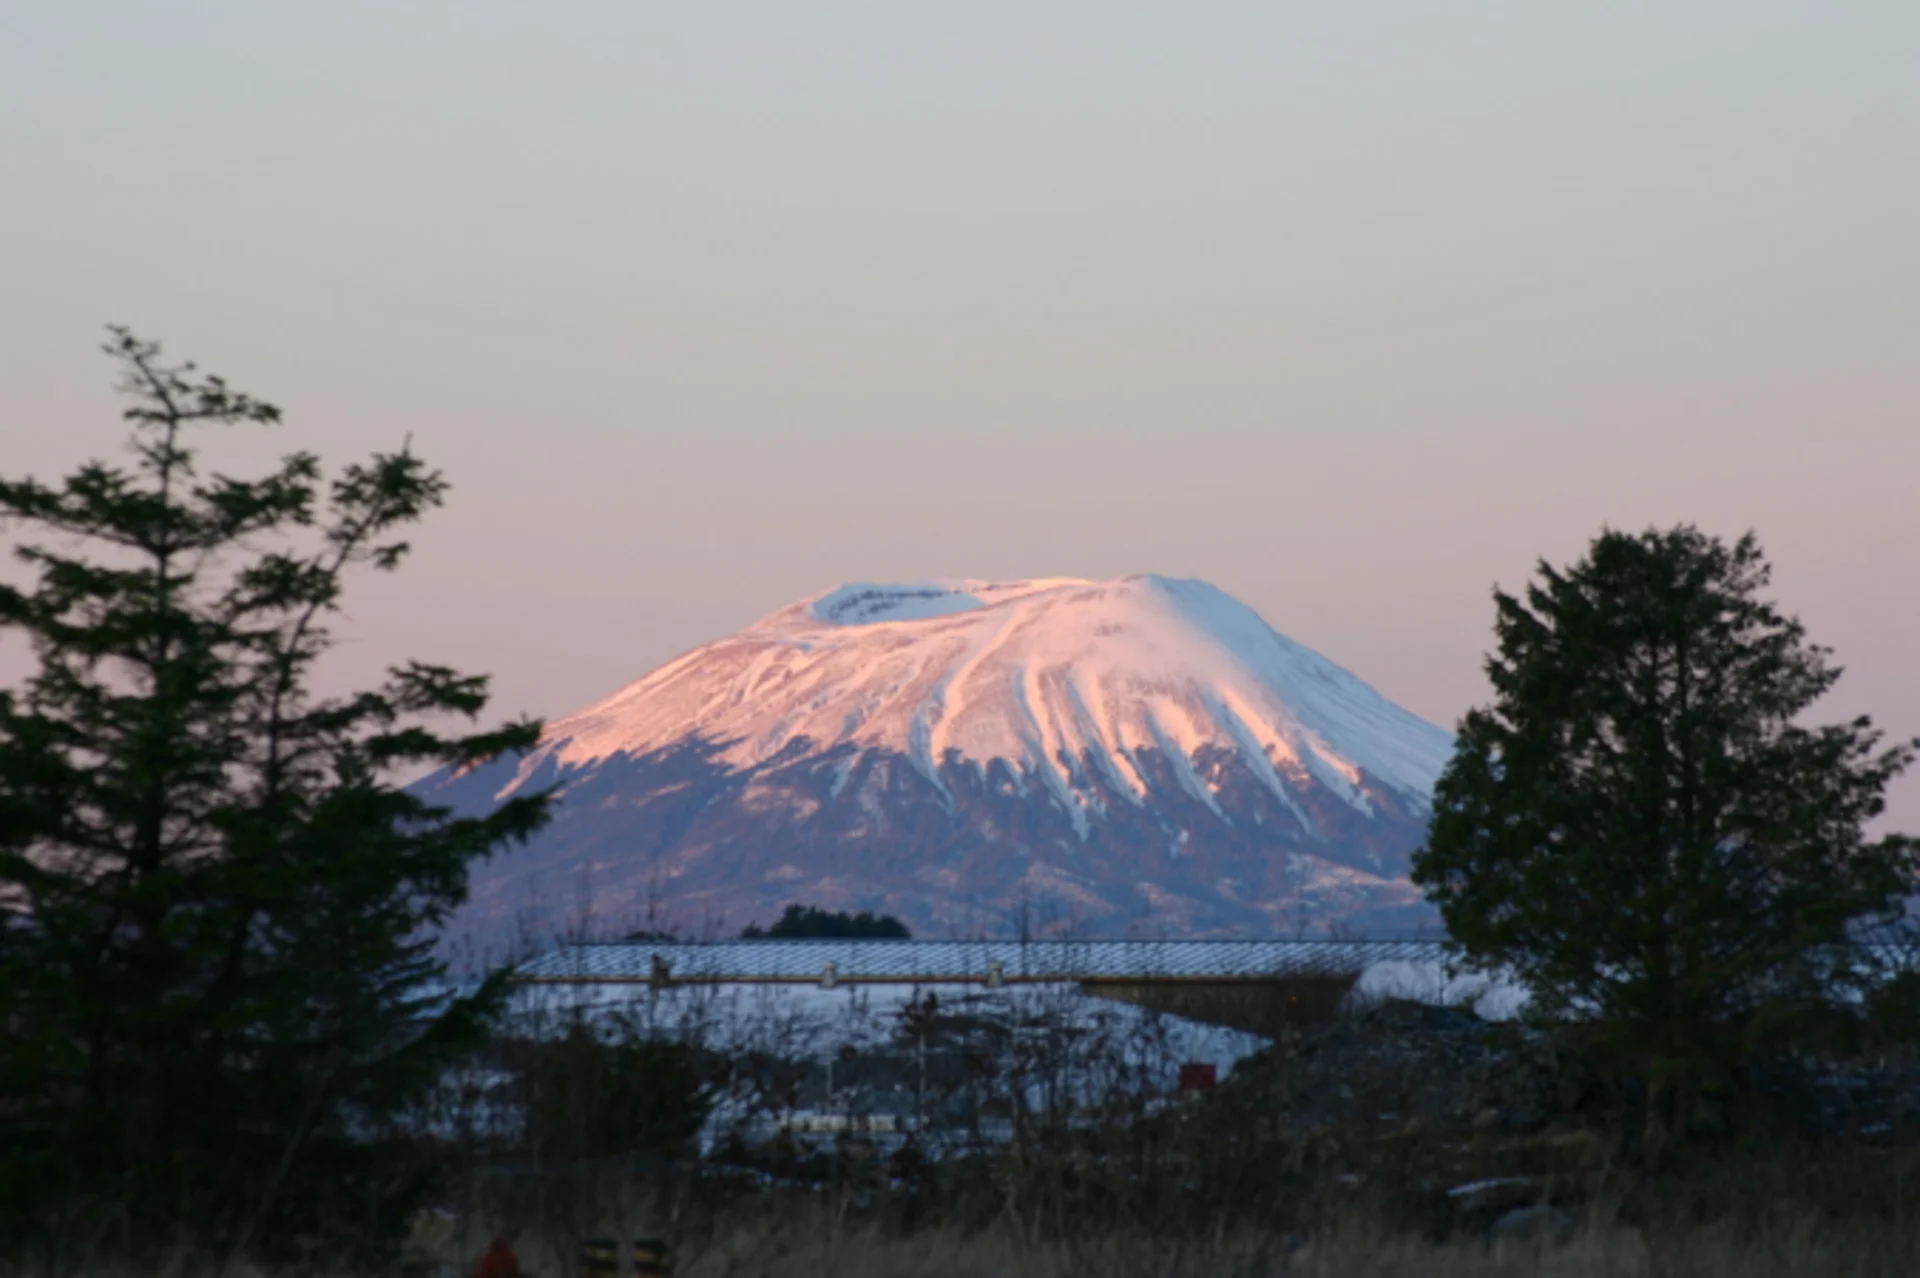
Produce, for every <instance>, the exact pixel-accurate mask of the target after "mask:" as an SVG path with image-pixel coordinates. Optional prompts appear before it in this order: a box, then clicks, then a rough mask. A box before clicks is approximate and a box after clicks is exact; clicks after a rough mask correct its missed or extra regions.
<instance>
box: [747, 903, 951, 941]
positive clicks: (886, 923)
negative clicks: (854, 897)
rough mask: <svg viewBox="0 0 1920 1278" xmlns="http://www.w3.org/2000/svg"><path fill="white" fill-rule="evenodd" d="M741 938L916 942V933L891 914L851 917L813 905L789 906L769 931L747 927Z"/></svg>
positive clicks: (754, 924)
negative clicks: (914, 937)
mask: <svg viewBox="0 0 1920 1278" xmlns="http://www.w3.org/2000/svg"><path fill="white" fill-rule="evenodd" d="M740 938H741V939H742V940H746V941H797V940H805V939H808V938H825V939H833V940H850V941H862V940H864V941H906V940H911V939H912V938H913V933H912V932H910V931H908V930H907V925H906V924H905V923H902V922H901V921H900V920H899V919H896V918H894V917H893V916H892V915H891V914H881V915H878V916H875V915H873V914H871V913H869V912H868V911H866V910H862V911H860V912H859V913H858V914H847V913H843V912H836V911H831V910H823V909H820V908H819V907H817V906H812V905H789V906H788V907H787V908H786V909H785V910H783V911H781V914H780V917H779V918H777V919H775V920H774V921H773V923H772V924H771V925H769V926H768V927H765V928H762V927H760V926H759V925H758V924H756V923H749V924H747V926H746V927H745V928H744V929H742V931H741V933H740Z"/></svg>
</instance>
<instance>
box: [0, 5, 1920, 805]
mask: <svg viewBox="0 0 1920 1278" xmlns="http://www.w3.org/2000/svg"><path fill="white" fill-rule="evenodd" d="M1917 65H1920V5H1916V4H1913V3H1912V2H1911V0H1883V2H1878V3H1875V2H1870V0H1820V2H1818V3H1785V2H1784V0H1690V2H1689V3H1685V4H1674V3H1672V2H1671V0H1665V2H1660V3H1634V2H1632V0H1609V2H1606V3H1601V2H1590V0H1559V2H1557V3H1554V4H1541V3H1538V0H1478V2H1476V3H1471V4H1469V3H1447V2H1445V0H1419V2H1415V0H1373V2H1370V3H1366V4H1330V3H1324V2H1316V3H1286V2H1285V0H1264V2H1262V3H1247V4H1208V3H1190V4H1180V5H1172V4H1165V3H1156V4H1132V3H1126V2H1124V0H1100V2H1099V3H1072V4H1065V3H1043V2H1041V0H1022V2H1020V3H1003V2H1001V0H971V2H970V3H967V4H943V5H932V4H902V3H899V2H898V0H893V2H892V3H874V4H844V3H833V2H832V0H818V2H816V3H809V4H804V5H800V4H792V3H787V2H784V0H764V2H759V3H727V2H725V0H713V2H712V3H706V4H697V5H691V4H659V3H642V2H640V0H548V2H547V3H543V4H537V5H535V4H527V3H524V2H523V0H459V2H457V3H454V2H439V0H409V2H407V3H395V2H394V0H381V2H380V3H371V2H362V0H329V3H327V4H309V5H269V4H261V3H259V2H258V0H237V2H231V3H216V2H214V0H178V2H176V3H170V4H167V5H157V4H151V3H133V2H132V0H121V2H113V0H91V2H88V3H56V2H54V0H21V2H17V3H12V4H6V5H0V473H6V474H8V475H19V474H21V473H34V474H39V475H42V476H52V475H56V474H59V473H62V472H64V471H65V470H66V469H68V468H70V467H71V465H72V464H73V463H74V462H76V461H78V460H79V459H81V458H83V457H90V456H113V455H116V449H117V448H118V446H119V444H118V441H119V438H120V431H119V423H118V420H117V408H116V404H115V402H114V400H113V397H112V395H111V370H110V369H109V367H108V365H107V362H106V360H105V359H104V358H103V357H102V356H101V355H100V354H99V353H98V351H97V349H96V347H97V344H98V340H99V338H100V337H101V332H102V330H101V326H102V325H103V324H105V323H107V322H119V323H126V324H130V325H133V326H134V327H135V328H136V329H138V330H139V331H140V332H142V333H144V334H147V335H150V336H154V337H158V338H161V339H163V340H164V341H165V342H166V343H167V344H168V346H169V348H170V349H171V350H172V351H173V352H174V353H177V354H179V355H182V356H187V357H191V358H194V359H196V360H198V361H199V362H200V363H201V364H202V365H203V366H205V367H206V368H208V369H210V370H214V371H217V372H221V373H223V374H225V375H226V376H227V377H228V378H229V379H230V380H232V381H233V382H235V383H236V384H238V385H240V386H242V387H244V388H246V389H249V390H252V391H254V392H256V393H257V394H260V395H262V396H264V397H265V398H268V399H270V400H272V401H274V402H276V403H279V404H280V405H282V407H284V408H285V409H286V411H287V422H286V425H285V426H284V427H283V428H281V430H280V431H279V432H278V433H277V434H275V435H273V436H272V437H271V438H270V439H267V440H265V441H261V440H249V439H239V438H221V439H214V440H209V441H208V447H209V457H210V458H211V459H213V460H216V461H221V462H224V463H226V464H229V465H230V466H231V467H232V468H234V469H237V470H238V469H245V468H246V467H247V466H249V465H252V464H254V463H256V462H258V461H260V460H261V459H263V458H266V457H269V456H271V455H273V453H274V452H276V451H279V450H284V449H291V448H296V447H297V448H311V449H314V450H316V451H319V452H320V453H322V454H323V455H324V456H325V457H327V458H329V459H331V460H333V461H335V462H336V463H337V462H344V461H347V460H351V459H354V458H357V457H361V456H364V455H365V454H366V453H368V452H370V451H372V450H374V449H378V448H392V447H395V446H397V445H398V444H400V442H401V441H402V440H405V439H408V438H410V439H411V441H412V445H413V447H414V448H415V450H416V451H417V452H419V453H421V454H422V455H423V456H425V457H427V458H428V459H430V460H431V461H432V462H434V463H435V464H437V465H439V466H440V467H441V468H443V469H444V470H445V471H446V473H447V475H448V477H449V478H450V479H451V481H452V482H453V485H454V490H453V494H452V498H451V502H450V504H449V506H448V508H447V509H446V510H444V511H443V512H440V513H439V514H437V515H436V516H434V517H433V519H432V520H431V521H430V522H429V523H428V524H427V525H425V526H424V527H423V528H422V529H421V530H420V531H419V534H418V535H417V536H416V537H415V538H414V541H415V545H416V547H417V549H416V553H415V556H414V558H413V559H412V561H411V562H410V563H409V565H408V566H407V567H406V568H405V570H403V571H402V572H401V573H400V574H398V575H396V576H394V577H391V578H385V579H381V580H377V581H372V582H368V583H363V584H362V585H361V586H360V587H357V588H356V589H355V591H354V593H353V594H352V595H350V597H349V613H348V616H347V617H346V618H345V619H344V620H343V626H342V631H343V637H344V638H345V640H346V642H345V644H344V645H343V648H342V650H341V652H340V654H339V661H338V663H337V664H336V666H335V668H334V671H335V673H334V674H333V675H332V676H331V677H334V678H337V679H340V680H342V681H352V680H354V679H358V678H361V677H363V676H366V675H369V674H371V673H372V672H374V671H377V670H378V669H379V668H380V667H382V666H384V665H385V664H386V663H388V662H390V661H395V660H399V659H402V658H407V657H420V658H423V659H432V660H440V661H446V662H450V663H452V664H455V665H459V666H463V667H466V668H470V669H473V670H477V671H488V672H491V673H492V674H493V676H494V687H495V689H496V691H497V694H498V696H497V701H496V705H497V707H498V708H499V709H500V710H501V711H503V712H529V713H534V714H540V715H546V716H556V715H559V714H562V713H565V712H567V711H569V710H573V709H576V708H578V707H580V706H582V705H583V704H585V703H587V702H589V701H591V700H594V699H596V698H598V697H599V696H601V695H604V694H606V693H608V692H611V691H612V690H614V689H615V688H617V687H619V686H621V685H622V684H624V683H626V682H628V681H630V680H632V679H634V678H636V677H638V676H639V675H641V674H643V673H645V672H646V671H647V670H649V669H650V668H652V667H653V666H655V665H657V664H659V663H661V662H662V661H664V660H666V659H668V658H670V657H672V656H674V655H675V654H677V653H679V652H681V651H684V650H686V649H688V648H690V647H693V646H696V645H698V644H700V643H703V642H705V641H708V640H711V639H714V638H718V637H720V636H722V635H725V634H727V633H729V632H731V631H733V630H735V629H737V628H738V627H740V626H742V625H744V624H746V623H748V622H750V621H752V620H754V619H756V618H758V617H760V616H762V615H764V614H766V613H769V612H772V611H774V610H775V609H776V608H778V607H780V606H782V605H784V604H786V603H789V602H791V601H793V600H794V599H797V598H800V597H803V596H806V595H809V594H813V593H816V592H819V591H823V590H826V589H828V588H830V587H832V586H834V585H837V584H839V583H841V582H846V581H883V582H884V581H910V580H920V579H925V578H930V577H1016V576H1039V575H1077V576H1090V577H1105V576H1115V575H1121V574H1126V573H1131V572H1160V573H1167V574H1173V575H1181V576H1194V577H1201V578H1204V579H1206V580H1208V581H1211V582H1213V583H1214V584H1216V585H1218V586H1220V587H1221V588H1223V589H1225V590H1227V591H1229V592H1231V593H1233V594H1235V595H1237V596H1239V597H1240V598H1241V599H1243V600H1245V601H1246V602H1247V603H1249V604H1250V605H1252V606H1253V607H1254V608H1256V609H1257V610H1258V611H1260V612H1261V613H1262V614H1263V615H1264V616H1265V617H1266V619H1267V620H1268V621H1269V622H1270V623H1272V624H1273V625H1274V626H1275V627H1276V628H1277V629H1279V630H1281V631H1283V632H1284V633H1286V634H1288V635H1291V636H1292V637H1294V638H1296V639H1298V640H1300V641H1302V642H1304V643H1307V644H1309V645H1311V646H1313V647H1315V648H1317V649H1319V650H1320V651H1322V652H1323V653H1325V654H1326V655H1328V656H1329V657H1331V658H1333V659H1334V660H1336V661H1338V662H1340V663H1341V664H1343V665H1345V666H1347V667H1349V668H1350V669H1352V670H1354V671H1355V672H1356V673H1358V674H1360V675H1361V676H1362V677H1363V678H1365V679H1367V680H1368V681H1370V682H1372V683H1373V684H1374V685H1375V686H1377V687H1378V688H1380V689H1381V690H1382V691H1383V692H1384V693H1386V694H1387V695H1388V696H1390V697H1392V698H1394V699H1395V700H1397V701H1399V702H1401V703H1402V704H1404V705H1406V706H1407V707H1409V708H1410V709H1413V710H1415V711H1416V712H1418V713H1420V714H1423V715H1425V716H1427V717H1429V718H1431V719H1433V720H1435V721H1437V722H1440V723H1442V724H1446V725H1451V724H1452V723H1453V722H1454V721H1455V720H1456V719H1457V717H1458V716H1459V715H1460V714H1461V713H1462V712H1463V711H1464V710H1465V709H1466V708H1467V707H1468V706H1469V705H1471V704H1473V703H1474V702H1475V701H1476V700H1477V699H1479V698H1481V697H1482V696H1484V695H1485V691H1486V688H1485V683H1484V678H1483V676H1482V674H1481V670H1480V663H1481V659H1482V654H1483V653H1484V652H1485V651H1486V650H1487V648H1488V647H1489V643H1490V623H1491V616H1492V609H1491V604H1490V591H1491V590H1492V588H1493V587H1494V586H1495V585H1496V584H1499V585H1501V586H1504V587H1506V588H1509V589H1511V588H1514V587H1517V586H1519V585H1521V584H1523V583H1524V582H1525V580H1526V578H1527V577H1528V575H1529V573H1530V572H1531V571H1532V569H1533V566H1534V564H1535V562H1536V561H1537V560H1539V559H1540V558H1542V557H1544V558H1546V559H1547V560H1549V561H1552V562H1556V563H1561V562H1565V561H1568V560H1570V559H1572V558H1574V557H1577V556H1578V555H1579V554H1580V552H1581V551H1582V549H1583V548H1584V547H1585V545H1586V544H1587V542H1588V541H1589V539H1590V538H1591V537H1592V536H1593V535H1594V534H1595V533H1596V532H1598V531H1599V530H1600V529H1601V528H1602V527H1603V526H1613V527H1621V528H1628V529H1639V528H1641V527H1644V526H1647V525H1649V524H1662V525H1666V524H1672V523H1676V522H1680V521H1691V522H1695V523H1698V524H1699V525H1701V526H1702V527H1703V528H1705V529H1707V530H1708V531H1710V532H1714V533H1718V534H1724V535H1728V536H1731V535H1736V534H1738V533H1740V532H1743V531H1745V530H1748V529H1753V530H1755V531H1756V532H1758V534H1759V536H1760V538H1761V541H1762V544H1763V545H1764V547H1765V548H1766V550H1767V551H1768V553H1769V555H1770V556H1771V558H1772V560H1773V562H1774V565H1775V569H1776V572H1775V578H1774V594H1775V597H1776V598H1777V599H1778V600H1779V601H1780V602H1781V603H1782V604H1783V606H1785V607H1786V608H1787V609H1789V610H1790V611H1792V612H1795V613H1797V614H1798V615H1799V616H1800V617H1801V618H1802V619H1803V620H1804V621H1805V622H1806V624H1807V626H1808V628H1809V630H1810V632H1811V634H1812V637H1813V638H1815V639H1816V640H1818V641H1820V642H1823V643H1825V644H1828V645H1831V646H1832V647H1833V648H1834V649H1836V651H1837V654H1838V659H1839V661H1840V662H1841V663H1842V664H1843V665H1845V666H1846V667H1847V668H1848V673H1847V675H1846V676H1845V677H1844V678H1843V679H1842V681H1841V683H1840V685H1839V687H1838V689H1837V690H1836V691H1835V693H1834V694H1832V696H1831V697H1830V699H1829V701H1828V703H1827V704H1826V706H1825V707H1823V709H1825V710H1827V711H1830V712H1831V713H1832V714H1833V715H1835V716H1838V715H1841V714H1847V715H1851V714H1857V713H1870V714H1872V715H1873V716H1874V717H1875V718H1876V720H1877V721H1879V722H1880V723H1881V724H1882V725H1883V726H1885V727H1886V728H1887V729H1889V730H1890V731H1891V732H1894V733H1897V734H1902V735H1907V736H1913V735H1920V76H1916V75H1915V74H1914V73H1913V68H1914V67H1915V66H1917ZM24 668H25V666H24V659H23V657H22V656H21V654H20V653H19V652H18V651H10V652H9V651H4V650H0V683H4V682H10V681H11V680H12V679H13V678H17V677H18V674H19V672H20V671H21V670H23V669H24ZM1892 816H1893V818H1894V819H1895V820H1896V821H1900V822H1903V823H1904V825H1905V826H1906V827H1907V828H1920V777H1910V778H1908V779H1906V780H1904V781H1903V782H1901V783H1900V786H1899V788H1898V789H1897V791H1896V792H1895V794H1894V807H1893V813H1892Z"/></svg>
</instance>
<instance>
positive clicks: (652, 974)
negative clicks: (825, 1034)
mask: <svg viewBox="0 0 1920 1278" xmlns="http://www.w3.org/2000/svg"><path fill="white" fill-rule="evenodd" d="M1444 957H1445V952H1444V950H1443V948H1442V946H1441V944H1440V943H1439V942H1437V941H837V940H806V941H786V940H777V941H776V940H762V941H718V942H711V943H707V944H666V943H655V942H618V943H610V944H585V945H567V946H562V947H561V948H559V949H557V950H553V951H551V952H549V953H547V954H543V955H541V956H540V957H538V958H536V959H534V960H532V961H531V962H528V963H525V964H522V965H521V968H520V975H521V977H522V978H523V979H525V980H528V981H534V982H538V983H542V984H597V983H624V982H656V981H672V982H675V983H679V982H691V983H712V984H777V983H796V984H797V983H808V984H845V983H864V984H925V985H940V984H974V983H978V984H987V985H993V984H1002V983H1005V984H1016V983H1032V982H1057V981H1092V980H1125V979H1150V980H1212V981H1219V980H1261V979H1268V978H1273V977H1292V976H1351V975H1357V974H1358V973H1360V972H1362V971H1364V970H1365V969H1367V968H1369V967H1371V966H1373V965H1375V964H1377V963H1395V962H1402V963H1436V962H1439V961H1440V960H1441V959H1442V958H1444Z"/></svg>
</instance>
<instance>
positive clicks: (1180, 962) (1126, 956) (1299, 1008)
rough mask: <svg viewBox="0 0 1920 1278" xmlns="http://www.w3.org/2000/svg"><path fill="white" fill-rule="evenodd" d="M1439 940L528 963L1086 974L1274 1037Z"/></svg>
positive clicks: (880, 946) (844, 945) (664, 981)
mask: <svg viewBox="0 0 1920 1278" xmlns="http://www.w3.org/2000/svg"><path fill="white" fill-rule="evenodd" d="M1444 958H1445V951H1444V949H1443V947H1442V946H1441V944H1440V943H1439V942H1435V941H1279V940H1273V941H1134V940H1122V941H1097V940H1086V941H839V940H796V941H786V940H759V941H720V942H713V943H707V944H675V943H656V942H614V943H600V944H580V945H568V946H563V947H561V948H559V949H557V950H553V951H551V952H549V953H547V954H544V955H542V956H540V957H539V958H536V959H534V960H532V961H531V962H529V963H526V964H524V965H523V966H522V967H521V969H520V976H521V979H522V980H524V981H527V982H529V983H532V984H538V985H562V986H565V985H632V986H646V987H651V988H655V989H660V988H668V987H673V986H685V985H709V986H718V985H814V986H819V987H821V988H825V989H836V988H841V987H847V986H863V985H866V986H871V985H893V986H901V985H905V986H953V985H962V986H967V985H972V986H980V987H984V988H988V989H997V988H1004V987H1007V986H1015V985H1076V986H1078V987H1080V988H1081V989H1082V990H1083V991H1085V992H1086V993H1087V994H1089V995H1093V996H1095V997H1100V998H1109V999H1116V1000H1119V1001H1122V1002H1126V1003H1132V1004H1136V1005H1138V1006H1141V1007H1148V1008H1152V1009H1154V1010H1156V1011H1162V1012H1169V1013H1173V1014H1176V1015H1180V1016H1185V1017H1188V1018H1190V1019H1192V1020H1198V1021H1206V1022H1209V1023H1212V1024H1217V1025H1228V1026H1232V1027H1233V1028H1236V1029H1243V1030H1248V1031H1250V1032H1252V1033H1256V1034H1262V1035H1268V1036H1271V1035H1272V1034H1274V1033H1276V1032H1277V1031H1278V1030H1279V1029H1280V1028H1281V1027H1282V1026H1284V1025H1286V1024H1288V1023H1297V1022H1301V1021H1313V1020H1324V1019H1326V1018H1328V1017H1330V1016H1332V1015H1333V1012H1334V1009H1335V1008H1336V1007H1337V1006H1338V1005H1339V1003H1340V1001H1341V1000H1342V999H1343V998H1345V997H1346V995H1347V993H1348V992H1349V991H1350V990H1351V989H1352V988H1353V985H1354V983H1355V982H1356V981H1357V980H1358V979H1359V978H1360V976H1361V975H1362V974H1363V973H1364V972H1366V971H1367V970H1368V969H1369V968H1372V967H1374V966H1376V965H1381V964H1407V965H1423V966H1436V967H1437V966H1438V965H1439V964H1440V963H1441V962H1442V961H1443V960H1444Z"/></svg>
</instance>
